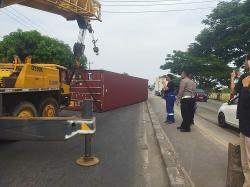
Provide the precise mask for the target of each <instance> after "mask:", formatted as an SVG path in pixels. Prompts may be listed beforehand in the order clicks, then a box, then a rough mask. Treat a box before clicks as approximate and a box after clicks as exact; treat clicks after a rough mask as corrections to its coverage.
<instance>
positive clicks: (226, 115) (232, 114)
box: [218, 97, 239, 128]
mask: <svg viewBox="0 0 250 187" xmlns="http://www.w3.org/2000/svg"><path fill="white" fill-rule="evenodd" d="M237 104H238V97H235V98H233V99H231V100H230V101H228V102H227V103H223V104H222V105H221V107H220V108H219V111H218V124H219V126H220V127H226V126H227V125H232V126H234V127H236V128H239V120H238V119H236V111H237Z"/></svg>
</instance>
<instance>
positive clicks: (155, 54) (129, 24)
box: [0, 0, 218, 83]
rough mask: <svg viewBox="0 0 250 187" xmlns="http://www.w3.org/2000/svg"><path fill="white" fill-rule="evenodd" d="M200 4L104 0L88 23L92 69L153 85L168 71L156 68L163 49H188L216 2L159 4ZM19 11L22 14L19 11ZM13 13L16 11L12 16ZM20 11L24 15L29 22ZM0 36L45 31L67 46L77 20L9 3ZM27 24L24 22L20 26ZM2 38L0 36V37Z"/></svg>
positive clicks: (0, 17) (2, 16) (2, 14)
mask: <svg viewBox="0 0 250 187" xmlns="http://www.w3.org/2000/svg"><path fill="white" fill-rule="evenodd" d="M187 2H202V3H195V4H185V5H184V4H178V5H168V6H153V7H142V6H141V7H121V8H119V7H109V6H106V5H117V4H118V3H117V2H113V3H108V2H106V3H104V2H103V3H102V4H103V8H102V9H103V13H102V20H103V21H102V22H97V21H93V22H92V26H93V29H94V30H95V35H96V37H97V38H98V44H97V45H98V47H99V48H100V54H99V56H96V55H95V54H94V52H93V50H92V48H93V45H92V42H91V37H90V35H87V38H86V41H85V44H86V51H85V54H86V56H87V58H88V60H89V61H90V62H93V64H91V68H92V69H104V70H109V71H114V72H119V73H123V72H126V73H128V74H130V75H133V76H137V77H142V78H146V79H149V80H150V83H153V82H154V80H155V78H156V77H157V76H160V75H163V74H166V73H167V71H163V70H160V65H162V64H164V59H165V56H166V54H167V53H172V51H173V50H186V49H187V47H188V45H189V44H190V43H191V42H193V41H194V39H195V36H196V35H197V34H198V33H199V32H200V31H201V30H202V29H203V28H204V25H203V24H202V23H201V21H202V19H204V18H205V17H206V15H208V14H209V13H210V12H211V10H212V9H213V8H214V7H216V4H217V3H218V1H215V0H210V1H209V0H206V1H205V0H204V1H202V0H182V1H181V0H175V1H168V2H166V1H163V2H158V4H173V3H175V4H176V3H187ZM120 4H123V5H124V4H125V5H128V4H133V5H135V4H140V5H142V4H156V2H153V3H146V2H145V3H128V2H124V3H120ZM194 8H207V9H202V10H189V11H173V12H164V13H159V12H158V13H144V14H114V13H106V12H104V11H148V10H153V11H154V10H157V11H159V10H164V11H165V10H183V9H194ZM20 13H21V14H20ZM14 15H18V17H15V16H14ZM22 15H24V16H26V17H28V18H29V19H30V21H31V22H32V23H29V22H28V21H27V19H25V18H24V17H23V16H22ZM0 20H1V21H0V23H1V27H0V36H4V35H7V34H9V33H10V32H13V31H16V30H17V29H18V28H20V29H22V30H25V31H26V30H34V28H36V29H37V30H38V31H39V32H41V33H42V34H44V35H49V36H51V37H54V38H57V39H59V40H62V41H64V42H65V43H67V44H69V45H70V46H71V47H72V46H73V44H74V42H75V41H76V39H77V35H78V31H79V29H78V26H77V24H76V22H67V21H66V20H65V19H64V18H63V17H60V16H57V15H54V14H50V13H46V12H42V11H38V10H34V9H31V8H26V7H23V6H18V5H15V6H12V7H7V8H4V9H0ZM25 20H26V21H25ZM23 24H25V26H24V25H23ZM0 39H1V38H0Z"/></svg>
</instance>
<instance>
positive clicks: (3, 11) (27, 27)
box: [0, 10, 29, 29]
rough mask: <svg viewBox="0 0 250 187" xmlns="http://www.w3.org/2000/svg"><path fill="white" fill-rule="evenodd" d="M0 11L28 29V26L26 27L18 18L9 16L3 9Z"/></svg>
mask: <svg viewBox="0 0 250 187" xmlns="http://www.w3.org/2000/svg"><path fill="white" fill-rule="evenodd" d="M0 13H3V14H5V15H7V16H8V17H9V18H11V19H12V20H14V21H15V22H17V23H19V24H21V25H23V26H24V27H26V28H28V29H29V27H28V26H27V25H25V24H24V23H22V22H20V21H19V20H18V19H16V18H15V17H13V16H11V15H10V14H9V13H7V12H4V11H3V10H2V11H0Z"/></svg>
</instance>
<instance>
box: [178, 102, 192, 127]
mask: <svg viewBox="0 0 250 187" xmlns="http://www.w3.org/2000/svg"><path fill="white" fill-rule="evenodd" d="M194 105H195V99H194V98H185V99H182V100H181V116H182V119H183V121H182V123H181V128H183V129H190V126H191V123H192V120H193V116H194Z"/></svg>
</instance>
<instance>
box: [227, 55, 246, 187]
mask: <svg viewBox="0 0 250 187" xmlns="http://www.w3.org/2000/svg"><path fill="white" fill-rule="evenodd" d="M234 75H235V74H234V73H232V74H231V78H232V79H234V78H235V76H234ZM249 86H250V55H247V56H246V61H245V73H244V74H243V75H241V76H240V78H239V81H238V83H237V84H236V85H235V92H236V93H238V94H239V100H238V105H237V119H239V128H240V140H241V141H240V142H241V143H240V149H241V164H242V168H243V173H244V176H245V183H244V185H243V187H250V115H249V114H250V92H249V88H250V87H249Z"/></svg>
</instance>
